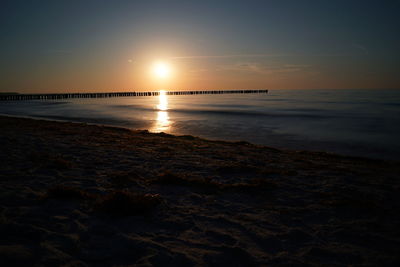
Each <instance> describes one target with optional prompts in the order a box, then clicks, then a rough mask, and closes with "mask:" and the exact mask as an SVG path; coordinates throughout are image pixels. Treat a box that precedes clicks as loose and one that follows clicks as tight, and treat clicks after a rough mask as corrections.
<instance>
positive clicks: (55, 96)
mask: <svg viewBox="0 0 400 267" xmlns="http://www.w3.org/2000/svg"><path fill="white" fill-rule="evenodd" d="M260 93H268V90H211V91H210V90H206V91H165V94H166V95H208V94H260ZM158 95H160V91H153V92H112V93H64V94H0V101H17V100H48V99H69V98H106V97H126V96H158Z"/></svg>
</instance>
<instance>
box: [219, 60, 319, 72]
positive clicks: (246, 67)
mask: <svg viewBox="0 0 400 267" xmlns="http://www.w3.org/2000/svg"><path fill="white" fill-rule="evenodd" d="M310 67H311V66H310V65H301V64H284V65H276V66H265V65H263V64H260V63H257V62H239V63H235V64H232V65H222V66H219V67H217V69H216V70H217V71H237V72H245V73H254V74H257V73H258V74H274V73H292V72H299V71H303V70H305V69H309V68H310Z"/></svg>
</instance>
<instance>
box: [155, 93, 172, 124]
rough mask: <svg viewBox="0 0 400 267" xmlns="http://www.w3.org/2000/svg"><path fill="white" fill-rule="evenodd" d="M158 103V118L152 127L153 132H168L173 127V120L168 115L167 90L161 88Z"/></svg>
mask: <svg viewBox="0 0 400 267" xmlns="http://www.w3.org/2000/svg"><path fill="white" fill-rule="evenodd" d="M158 99H159V100H158V101H159V103H158V105H157V109H158V111H157V118H156V121H155V124H154V126H153V127H152V129H151V131H152V132H166V131H168V130H169V129H170V128H171V121H170V120H169V116H168V111H167V110H168V97H167V94H166V93H165V91H163V90H161V91H160V95H159V96H158Z"/></svg>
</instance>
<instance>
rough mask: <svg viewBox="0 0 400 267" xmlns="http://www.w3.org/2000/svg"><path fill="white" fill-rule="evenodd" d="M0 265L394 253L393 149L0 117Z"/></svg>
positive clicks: (280, 261) (398, 206)
mask: <svg viewBox="0 0 400 267" xmlns="http://www.w3.org/2000/svg"><path fill="white" fill-rule="evenodd" d="M0 127H1V131H0V146H1V153H0V167H1V168H0V183H1V186H0V214H1V216H0V236H1V239H0V262H1V263H2V264H1V265H2V266H12V265H16V266H29V265H51V266H60V265H66V266H123V265H140V266H147V265H156V266H161V265H162V266H192V265H197V266H204V265H207V266H259V265H268V266H271V265H272V266H285V265H290V266H296V265H329V266H332V265H355V266H356V265H363V266H383V265H385V266H390V265H393V266H395V265H397V266H399V265H400V260H399V256H398V255H400V229H399V225H400V195H399V188H400V187H399V185H400V183H399V174H400V168H399V162H394V161H392V162H390V161H379V160H372V159H367V158H354V157H345V156H340V155H335V154H329V153H324V152H307V151H289V150H278V149H274V148H270V147H265V146H258V145H253V144H249V143H247V142H224V141H210V140H204V139H200V138H196V137H193V136H180V137H179V136H172V135H167V134H151V133H149V132H147V131H131V130H128V129H123V128H115V127H106V126H96V125H87V124H82V123H70V122H51V121H41V120H32V119H23V118H9V117H0Z"/></svg>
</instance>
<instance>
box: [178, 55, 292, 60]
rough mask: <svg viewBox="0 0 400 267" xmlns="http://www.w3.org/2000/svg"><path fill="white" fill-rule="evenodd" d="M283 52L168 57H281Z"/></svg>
mask: <svg viewBox="0 0 400 267" xmlns="http://www.w3.org/2000/svg"><path fill="white" fill-rule="evenodd" d="M282 56H287V55H284V54H230V55H191V56H178V57H170V59H208V58H261V57H282Z"/></svg>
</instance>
